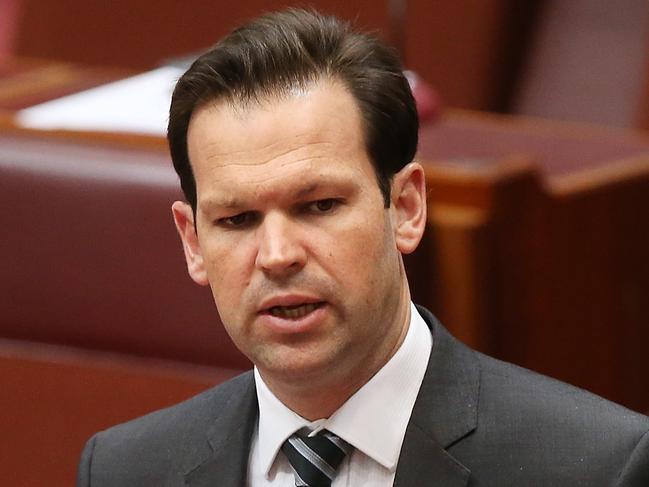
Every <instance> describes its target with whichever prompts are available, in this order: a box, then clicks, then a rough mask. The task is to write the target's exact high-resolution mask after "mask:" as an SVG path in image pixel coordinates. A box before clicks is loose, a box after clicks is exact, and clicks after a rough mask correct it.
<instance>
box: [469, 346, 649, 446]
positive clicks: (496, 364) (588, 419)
mask: <svg viewBox="0 0 649 487" xmlns="http://www.w3.org/2000/svg"><path fill="white" fill-rule="evenodd" d="M473 353H474V354H475V356H476V358H477V362H478V364H479V366H480V375H481V385H480V389H481V393H480V410H481V412H482V413H483V414H487V415H489V416H496V415H499V412H505V411H506V412H507V413H508V415H509V416H508V422H510V423H516V422H517V421H520V422H524V421H525V419H526V418H536V420H537V421H541V420H543V419H546V420H547V421H551V422H552V423H553V424H556V425H557V426H559V425H560V426H562V427H566V428H570V427H571V425H574V426H575V427H577V428H579V429H581V430H586V431H589V430H597V431H598V432H602V433H603V432H605V430H608V429H612V430H614V431H612V432H613V433H618V434H624V433H625V432H629V433H633V432H634V431H635V432H636V434H637V433H640V432H645V431H646V430H648V429H649V418H647V417H646V416H644V415H642V414H640V413H636V412H634V411H631V410H629V409H627V408H625V407H623V406H620V405H619V404H615V403H613V402H611V401H608V400H606V399H604V398H602V397H600V396H597V395H595V394H593V393H590V392H588V391H585V390H583V389H580V388H578V387H575V386H572V385H569V384H566V383H564V382H561V381H558V380H555V379H552V378H550V377H546V376H544V375H541V374H538V373H536V372H532V371H530V370H527V369H524V368H522V367H518V366H516V365H513V364H510V363H506V362H502V361H500V360H497V359H494V358H492V357H488V356H486V355H483V354H481V353H479V352H473Z"/></svg>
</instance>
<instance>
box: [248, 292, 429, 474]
mask: <svg viewBox="0 0 649 487" xmlns="http://www.w3.org/2000/svg"><path fill="white" fill-rule="evenodd" d="M431 348H432V336H431V333H430V330H429V329H428V327H427V326H426V323H425V322H424V320H423V318H422V317H421V315H420V314H419V312H418V311H417V309H416V308H415V306H414V305H413V304H412V303H411V309H410V323H409V326H408V332H407V334H406V337H405V339H404V341H403V343H402V344H401V346H400V347H399V349H398V350H397V352H396V353H395V354H394V355H393V356H392V358H391V359H390V360H389V361H388V362H387V363H386V364H385V365H384V366H383V367H382V368H381V369H380V370H379V371H378V372H377V373H376V374H375V375H374V377H372V378H371V379H370V380H369V381H368V382H367V383H366V384H365V385H364V386H363V387H361V388H360V389H359V390H358V391H356V393H355V394H354V395H353V396H351V397H350V398H349V399H348V400H347V401H346V402H345V404H343V405H342V406H341V407H340V408H339V409H338V410H337V411H336V412H334V413H333V414H332V415H331V416H330V417H329V418H325V419H319V420H316V421H308V420H307V419H304V418H303V417H301V416H299V415H298V414H296V413H294V412H293V411H292V410H290V409H289V408H287V407H286V406H285V405H284V404H283V403H282V402H280V400H279V399H277V397H275V395H274V394H273V393H272V392H271V391H270V389H269V388H268V386H267V385H266V384H265V383H264V381H263V380H262V378H261V375H260V374H259V372H258V371H257V369H256V368H255V372H254V373H255V386H256V388H257V398H258V401H259V420H258V422H257V430H256V433H255V434H254V435H253V439H252V446H251V450H250V457H249V462H248V485H249V486H250V487H261V486H264V487H268V486H275V487H278V486H282V487H292V486H294V485H295V480H294V477H293V471H292V470H291V467H290V465H289V463H288V460H287V459H286V457H285V456H284V454H283V453H282V452H281V447H282V444H283V443H284V441H286V439H287V438H289V437H290V436H291V435H292V434H293V433H295V432H296V431H297V430H299V429H301V428H303V427H307V428H309V429H310V430H312V434H315V433H317V432H318V431H320V430H321V429H327V430H329V431H331V432H332V433H334V434H336V435H338V436H339V437H340V438H342V439H343V440H345V441H346V442H347V443H349V444H351V445H352V446H353V447H354V448H355V449H354V451H353V453H352V454H351V455H350V456H349V457H347V458H345V460H344V461H343V463H342V464H341V466H340V468H339V471H338V475H337V476H336V478H335V480H334V482H333V484H332V487H358V486H359V485H362V486H364V487H379V486H381V487H386V486H391V485H393V483H394V475H395V472H396V468H397V462H398V461H399V453H400V451H401V445H402V444H403V438H404V436H405V433H406V427H407V426H408V421H409V420H410V414H411V413H412V408H413V406H414V404H415V400H416V399H417V394H418V393H419V388H420V387H421V382H422V380H423V378H424V373H425V372H426V367H427V365H428V359H429V356H430V351H431Z"/></svg>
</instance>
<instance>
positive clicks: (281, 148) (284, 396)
mask: <svg viewBox="0 0 649 487" xmlns="http://www.w3.org/2000/svg"><path fill="white" fill-rule="evenodd" d="M417 129H418V122H417V115H416V111H415V106H414V102H413V99H412V95H411V93H410V90H409V88H408V85H407V82H406V80H405V79H404V77H403V75H402V72H401V67H400V65H399V63H398V61H397V59H396V58H395V56H394V55H393V53H392V52H391V51H390V50H389V49H387V48H385V47H384V46H383V45H381V44H380V43H379V42H378V41H376V40H375V39H373V38H371V37H369V36H366V35H364V34H359V33H356V32H353V31H352V30H350V28H349V27H348V26H347V25H345V24H342V23H340V22H339V21H337V20H335V19H333V18H328V17H323V16H320V15H318V14H316V13H313V12H307V11H301V10H289V11H284V12H280V13H275V14H270V15H268V16H265V17H262V18H260V19H257V20H255V21H253V22H252V23H250V24H248V25H246V26H244V27H242V28H240V29H239V30H237V31H235V32H234V33H232V34H231V35H230V36H228V37H227V38H226V39H224V40H223V41H221V42H220V43H219V44H217V45H216V46H215V47H214V48H213V49H212V50H211V51H209V52H208V53H206V54H204V55H203V56H201V57H200V58H199V59H198V60H197V61H196V62H195V63H194V64H193V65H192V67H191V68H190V69H189V70H188V72H187V73H185V75H184V76H183V77H182V78H181V79H180V80H179V82H178V84H177V86H176V89H175V91H174V95H173V100H172V105H171V112H170V119H169V132H168V137H169V143H170V147H171V154H172V158H173V162H174V166H175V168H176V170H177V172H178V174H179V175H180V178H181V184H182V187H183V191H184V193H185V196H186V198H187V202H176V203H174V205H173V208H172V210H173V215H174V219H175V222H176V226H177V229H178V232H179V234H180V237H181V240H182V243H183V248H184V252H185V257H186V261H187V267H188V270H189V274H190V276H191V277H192V279H193V280H194V281H196V282H197V283H198V284H201V285H209V286H210V287H211V290H212V294H213V296H214V300H215V303H216V306H217V308H218V311H219V313H220V316H221V318H222V321H223V323H224V326H225V327H226V329H227V331H228V333H229V334H230V336H231V337H232V339H233V341H234V343H235V344H236V346H237V347H238V348H239V349H240V350H241V351H242V352H243V353H245V354H246V355H247V356H248V357H249V358H250V359H251V360H252V362H253V363H254V364H255V369H254V372H250V373H246V374H244V375H242V376H240V377H238V378H236V379H234V380H232V381H230V382H227V383H225V384H222V385H220V386H218V387H216V388H214V389H212V390H210V391H207V392H205V393H203V394H201V395H199V396H197V397H195V398H193V399H190V400H189V401H186V402H185V403H182V404H180V405H178V406H175V407H173V408H170V409H167V410H164V411H160V412H156V413H153V414H150V415H148V416H146V417H144V418H141V419H138V420H135V421H133V422H130V423H127V424H125V425H121V426H117V427H115V428H111V429H110V430H108V431H105V432H101V433H99V434H98V435H96V436H95V437H94V438H93V439H91V440H90V441H89V442H88V445H87V446H86V449H85V451H84V454H83V457H82V462H81V465H80V468H79V481H78V485H80V486H94V487H97V486H99V487H101V486H127V485H132V486H163V485H164V486H174V485H188V486H192V487H198V486H208V485H210V486H242V485H251V486H270V485H273V486H278V485H283V486H289V485H318V486H321V485H334V486H342V485H348V486H360V485H363V486H369V485H371V486H389V485H399V486H406V485H417V486H420V485H436V486H444V487H447V486H464V485H470V486H498V487H500V486H523V485H524V486H554V487H556V486H576V485H584V486H589V487H592V486H602V487H603V486H612V485H616V486H638V487H639V486H647V485H649V433H648V431H649V419H648V418H645V417H643V416H641V415H639V414H635V413H632V412H630V411H628V410H625V409H623V408H622V407H619V406H616V405H614V404H611V403H608V402H606V401H604V400H603V399H601V398H598V397H595V396H593V395H590V394H588V393H586V392H584V391H580V390H577V389H575V388H572V387H570V386H567V385H565V384H561V383H558V382H556V381H553V380H551V379H547V378H544V377H541V376H538V375H536V374H534V373H532V372H529V371H525V370H523V369H519V368H517V367H515V366H513V365H509V364H504V363H501V362H499V361H496V360H494V359H491V358H488V357H485V356H483V355H481V354H479V353H476V352H474V351H472V350H470V349H468V348H466V347H464V346H463V345H461V344H460V343H458V342H456V341H455V340H454V339H453V338H452V337H451V336H450V335H448V333H447V332H446V331H445V330H444V328H443V327H442V326H441V324H439V323H438V322H437V321H436V320H435V318H434V317H433V316H432V315H431V314H430V313H429V312H428V311H427V310H424V309H422V308H416V307H414V306H413V305H412V304H411V302H410V292H409V289H408V283H407V280H406V276H405V272H404V267H403V261H402V254H407V253H409V252H412V251H413V250H414V249H415V248H416V247H417V245H418V243H419V241H420V239H421V236H422V233H423V231H424V226H425V221H426V198H425V185H424V172H423V169H422V167H421V166H420V165H419V164H417V163H416V162H413V157H414V154H415V150H416V145H417Z"/></svg>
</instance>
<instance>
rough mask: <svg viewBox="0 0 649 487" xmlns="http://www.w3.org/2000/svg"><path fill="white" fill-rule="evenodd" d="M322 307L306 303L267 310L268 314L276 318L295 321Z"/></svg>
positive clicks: (318, 304) (317, 304)
mask: <svg viewBox="0 0 649 487" xmlns="http://www.w3.org/2000/svg"><path fill="white" fill-rule="evenodd" d="M322 305H323V303H307V304H298V305H295V306H273V307H272V308H269V309H268V313H270V314H271V315H272V316H276V317H278V318H284V319H288V320H297V319H300V318H302V317H304V316H306V315H308V314H309V313H312V312H313V311H315V310H316V309H318V308H319V307H321V306H322Z"/></svg>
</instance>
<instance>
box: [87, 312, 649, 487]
mask: <svg viewBox="0 0 649 487" xmlns="http://www.w3.org/2000/svg"><path fill="white" fill-rule="evenodd" d="M420 312H421V313H422V315H423V316H424V318H425V320H426V321H427V323H428V324H429V326H430V327H431V329H432V333H433V336H434V343H433V350H432V352H431V357H430V361H429V364H428V369H427V371H426V375H425V377H424V381H423V384H422V387H421V390H420V392H419V396H418V398H417V401H416V403H415V407H414V410H413V412H412V417H411V420H410V423H409V425H408V428H407V431H406V436H405V440H404V443H403V447H402V450H401V456H400V459H399V464H398V467H397V472H396V478H395V482H394V485H395V486H438V487H460V486H471V487H478V486H493V487H507V486H517V487H522V486H525V487H534V486H544V487H545V486H547V487H577V486H588V487H610V486H625V487H648V486H649V418H647V417H645V416H642V415H640V414H637V413H634V412H631V411H629V410H627V409H624V408H623V407H621V406H618V405H615V404H613V403H610V402H608V401H605V400H604V399H602V398H599V397H597V396H594V395H592V394H590V393H588V392H585V391H582V390H579V389H576V388H574V387H572V386H569V385H566V384H563V383H560V382H558V381H555V380H552V379H549V378H547V377H543V376H540V375H538V374H535V373H533V372H530V371H528V370H525V369H521V368H519V367H516V366H514V365H511V364H507V363H503V362H500V361H498V360H495V359H492V358H490V357H487V356H485V355H482V354H480V353H478V352H475V351H473V350H471V349H469V348H467V347H465V346H464V345H462V344H461V343H459V342H458V341H456V340H455V339H454V338H453V337H451V336H450V335H449V334H448V332H447V331H446V330H445V329H444V328H443V327H442V325H441V324H439V322H437V320H436V319H435V318H434V317H433V316H432V314H430V313H429V312H428V311H426V310H423V309H420ZM257 413H258V409H257V399H256V395H255V386H254V379H253V375H252V373H250V372H248V373H245V374H243V375H241V376H239V377H237V378H235V379H233V380H231V381H229V382H226V383H224V384H222V385H220V386H217V387H215V388H213V389H211V390H208V391H207V392H204V393H203V394H200V395H198V396H196V397H194V398H192V399H189V400H188V401H186V402H184V403H181V404H179V405H177V406H174V407H171V408H169V409H165V410H162V411H158V412H155V413H152V414H149V415H147V416H144V417H143V418H140V419H136V420H134V421H131V422H129V423H126V424H123V425H120V426H116V427H114V428H111V429H109V430H107V431H103V432H101V433H98V434H97V435H95V436H94V437H93V438H91V439H90V440H89V441H88V444H87V445H86V448H85V450H84V452H83V455H82V459H81V464H80V466H79V475H78V483H77V485H78V487H85V486H92V487H123V486H137V487H147V486H151V487H163V486H169V487H171V486H190V487H208V486H209V487H242V486H244V485H246V471H247V464H248V452H249V450H250V442H251V438H252V435H253V433H254V430H255V425H256V419H257ZM378 427H380V425H377V428H378Z"/></svg>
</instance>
